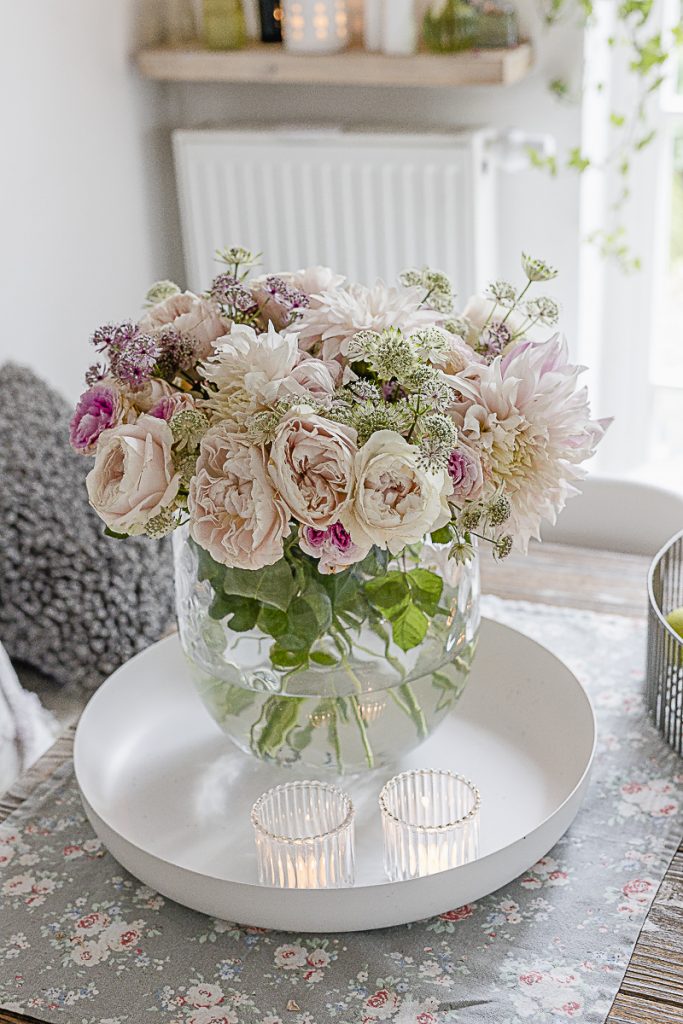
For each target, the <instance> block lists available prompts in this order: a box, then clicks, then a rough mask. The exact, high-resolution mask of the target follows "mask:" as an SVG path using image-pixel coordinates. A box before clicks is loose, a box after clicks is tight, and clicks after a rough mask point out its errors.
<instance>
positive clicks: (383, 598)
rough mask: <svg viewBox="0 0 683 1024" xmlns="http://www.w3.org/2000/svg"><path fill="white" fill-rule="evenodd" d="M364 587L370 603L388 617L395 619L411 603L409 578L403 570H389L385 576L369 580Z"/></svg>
mask: <svg viewBox="0 0 683 1024" xmlns="http://www.w3.org/2000/svg"><path fill="white" fill-rule="evenodd" d="M364 589H365V593H366V595H367V597H368V600H369V601H370V604H372V605H373V606H374V607H375V608H378V609H379V611H381V612H382V613H383V615H384V616H385V618H387V619H394V618H395V617H396V616H397V615H399V614H400V613H401V612H403V611H404V610H405V608H406V606H407V605H408V604H409V603H410V590H409V588H408V580H407V578H406V575H405V573H402V572H388V573H387V574H386V575H385V576H378V577H377V578H376V579H374V580H368V581H367V583H366V584H365V587H364Z"/></svg>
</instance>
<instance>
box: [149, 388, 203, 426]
mask: <svg viewBox="0 0 683 1024" xmlns="http://www.w3.org/2000/svg"><path fill="white" fill-rule="evenodd" d="M194 407H195V405H194V401H193V399H192V398H190V396H189V395H185V394H183V392H182V391H176V392H175V394H173V395H167V396H166V397H164V398H160V399H159V401H158V402H157V403H156V405H153V406H152V408H151V409H150V410H149V414H150V416H156V417H157V419H160V420H166V422H167V423H170V421H171V420H172V419H173V417H174V416H175V414H176V413H177V412H182V411H183V409H194Z"/></svg>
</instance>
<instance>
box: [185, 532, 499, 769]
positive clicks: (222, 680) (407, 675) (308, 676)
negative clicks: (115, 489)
mask: <svg viewBox="0 0 683 1024" xmlns="http://www.w3.org/2000/svg"><path fill="white" fill-rule="evenodd" d="M173 541H174V554H175V573H176V609H177V615H178V626H179V631H180V641H181V645H182V648H183V651H184V653H185V657H186V659H187V662H188V664H189V667H190V673H191V676H192V679H193V682H194V684H195V686H196V688H197V692H198V693H199V695H200V697H201V699H202V701H203V702H204V704H205V706H206V708H207V709H208V711H209V713H210V714H211V716H212V717H213V718H214V720H215V721H216V722H217V724H218V725H219V726H220V728H221V729H222V730H223V732H224V733H225V734H226V735H227V736H228V737H229V738H230V739H231V740H232V741H233V743H235V744H236V745H237V746H238V747H239V748H240V749H241V750H243V751H245V752H246V753H248V754H251V755H253V756H254V757H257V758H259V759H260V760H263V761H267V762H270V763H274V764H280V765H294V764H296V765H305V766H307V767H311V768H315V769H316V770H324V769H327V770H329V771H331V772H334V773H338V774H343V773H357V772H363V771H368V770H372V769H374V768H378V767H383V766H386V765H390V764H392V763H393V762H394V761H396V760H397V759H398V758H399V757H401V756H403V755H404V754H406V753H408V752H409V751H411V750H413V749H414V748H416V747H417V746H419V744H420V743H422V742H423V741H424V740H425V739H426V738H427V737H428V736H429V735H430V734H431V733H432V732H433V730H434V729H435V728H436V726H437V725H438V724H439V723H440V722H441V721H442V719H443V718H444V717H445V716H446V715H447V714H448V713H449V711H450V710H451V709H452V708H453V707H454V706H455V705H456V704H457V702H458V700H459V698H460V696H461V694H462V692H463V690H464V688H465V685H466V683H467V679H468V676H469V672H470V667H471V664H472V659H473V657H474V653H475V650H476V644H477V636H478V632H479V563H478V557H477V554H476V552H475V554H474V557H473V558H472V559H471V560H470V561H469V562H468V563H467V564H465V565H462V564H456V562H455V561H454V560H452V559H450V560H449V559H448V557H447V552H448V548H447V547H443V546H436V545H432V544H428V543H421V544H417V545H413V546H412V547H411V549H410V552H408V550H407V549H406V551H405V552H404V553H402V554H401V556H400V558H399V559H396V560H393V561H390V562H389V563H388V565H387V564H384V565H383V566H382V567H381V570H380V569H379V568H378V569H377V571H376V573H375V574H374V575H373V573H371V572H368V568H367V562H368V560H366V561H365V562H363V563H361V565H360V566H354V567H353V568H351V569H347V570H345V571H344V572H342V573H338V574H337V575H336V576H334V577H325V578H324V580H325V585H326V586H329V587H331V588H332V589H331V591H330V593H331V594H332V596H333V602H332V607H333V609H341V608H343V609H344V610H343V611H341V612H340V615H339V618H337V617H336V612H335V617H334V619H333V624H332V626H331V627H330V630H329V633H327V634H324V635H322V636H321V637H320V638H319V639H318V640H317V641H316V643H315V644H314V645H313V647H312V648H311V657H310V659H308V660H307V662H306V664H305V665H304V666H299V667H296V668H278V667H275V666H274V665H273V663H272V661H271V658H270V651H271V649H272V648H273V645H274V640H273V637H272V636H270V635H268V634H267V633H265V632H262V631H261V630H260V629H258V628H257V627H254V628H252V629H247V630H245V631H242V632H236V631H235V630H233V629H231V628H230V625H229V622H230V617H229V616H226V617H225V618H223V619H220V618H217V617H216V614H217V612H216V605H215V589H214V588H215V581H212V582H210V581H209V580H207V579H201V578H200V577H201V576H202V575H203V573H202V571H201V568H200V558H201V549H199V548H198V547H197V546H196V545H195V544H194V542H193V541H192V540H191V539H190V538H189V534H188V531H187V528H182V529H180V530H177V531H176V532H175V534H174V537H173ZM278 565H280V563H278ZM413 570H427V571H428V572H429V573H434V574H436V575H437V576H438V577H439V578H440V579H441V580H442V581H443V587H442V588H441V593H440V595H439V596H438V601H437V602H436V604H437V605H438V608H437V610H436V612H435V614H433V615H428V616H427V630H426V634H425V636H424V639H423V640H422V642H421V643H419V644H418V645H417V646H414V647H412V648H411V649H410V650H408V651H404V650H402V649H401V647H399V646H398V645H397V644H396V643H395V642H394V640H393V638H392V622H391V621H390V619H389V618H383V617H382V615H381V614H380V613H379V612H378V611H377V609H376V608H375V609H374V610H373V611H372V612H371V613H370V614H369V615H365V617H364V616H363V614H362V613H361V614H360V615H359V614H358V604H357V598H358V595H359V594H363V592H364V589H363V588H364V587H365V586H366V585H368V584H370V586H371V587H372V582H373V581H374V580H379V579H380V578H383V577H385V576H386V575H387V574H389V573H392V572H393V573H395V574H396V575H397V574H398V573H403V574H404V577H405V575H406V574H408V575H409V574H410V573H411V571H413ZM279 571H282V566H281V565H280V570H279ZM394 578H395V577H394ZM422 578H423V579H424V577H422ZM411 579H413V580H419V579H420V575H419V573H418V574H417V575H414V576H413V577H411ZM432 582H433V580H432ZM437 586H438V581H437ZM345 591H346V592H347V593H349V594H351V595H355V596H353V599H352V600H350V601H347V602H346V603H344V594H345ZM366 611H367V608H366ZM340 638H341V639H340ZM342 639H343V642H342Z"/></svg>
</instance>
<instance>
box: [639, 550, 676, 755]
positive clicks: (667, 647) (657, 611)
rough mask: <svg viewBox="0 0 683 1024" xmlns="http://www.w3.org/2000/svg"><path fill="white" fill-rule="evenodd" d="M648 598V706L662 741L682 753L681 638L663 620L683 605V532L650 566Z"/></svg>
mask: <svg viewBox="0 0 683 1024" xmlns="http://www.w3.org/2000/svg"><path fill="white" fill-rule="evenodd" d="M648 599H649V613H648V628H647V703H648V707H649V709H650V712H651V713H652V716H653V718H654V721H655V725H656V726H657V728H658V729H659V731H660V732H661V734H662V735H663V736H664V739H665V740H666V741H667V743H669V744H671V746H672V747H673V748H674V750H676V751H677V752H678V753H679V754H683V639H682V638H681V637H680V636H679V635H678V633H677V632H676V630H675V629H673V628H672V627H671V626H670V625H669V623H668V622H667V621H666V617H667V615H669V614H670V613H671V612H672V611H674V609H676V608H680V607H681V606H682V605H683V531H681V532H680V533H677V534H676V536H675V537H672V539H671V540H670V541H668V542H667V543H666V545H665V546H664V547H663V548H662V550H661V551H660V552H659V554H658V555H657V556H656V557H655V559H654V561H653V563H652V565H651V566H650V572H649V575H648Z"/></svg>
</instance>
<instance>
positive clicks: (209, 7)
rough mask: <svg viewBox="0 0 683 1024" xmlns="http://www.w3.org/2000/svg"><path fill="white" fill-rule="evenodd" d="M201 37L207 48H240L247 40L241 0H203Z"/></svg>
mask: <svg viewBox="0 0 683 1024" xmlns="http://www.w3.org/2000/svg"><path fill="white" fill-rule="evenodd" d="M203 39H204V43H205V45H206V46H207V47H208V49H209V50H240V49H241V48H242V47H243V46H244V45H245V43H246V41H247V28H246V22H245V18H244V8H243V7H242V0H204V30H203Z"/></svg>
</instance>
